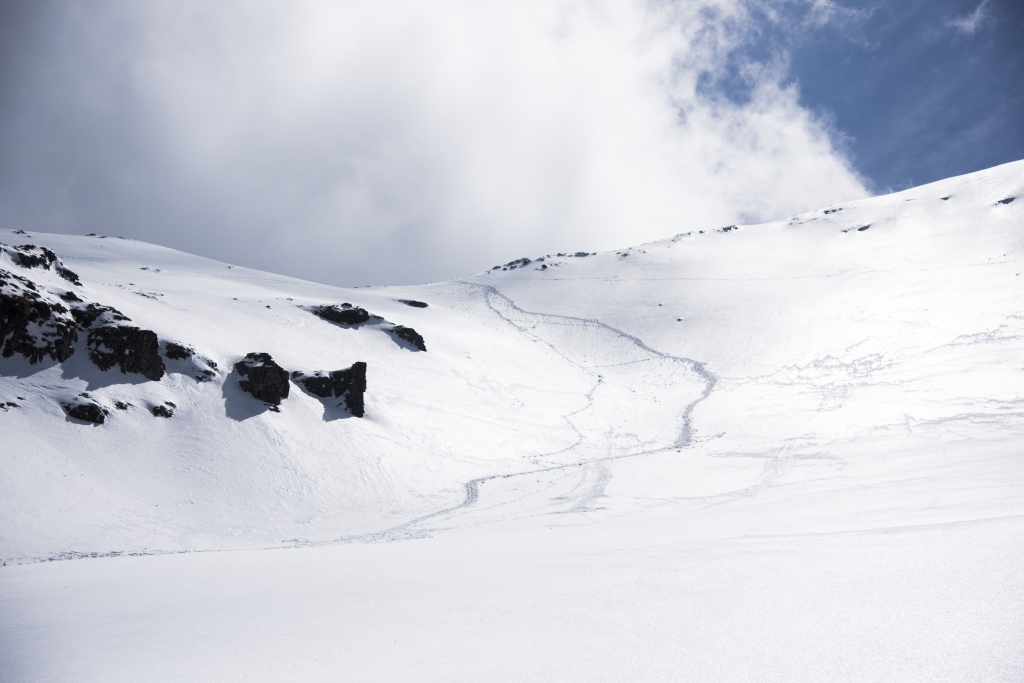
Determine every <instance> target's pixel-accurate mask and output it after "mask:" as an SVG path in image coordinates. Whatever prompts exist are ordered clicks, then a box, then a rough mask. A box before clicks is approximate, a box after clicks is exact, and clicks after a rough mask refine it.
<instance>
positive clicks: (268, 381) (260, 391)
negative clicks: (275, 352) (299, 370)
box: [235, 353, 289, 406]
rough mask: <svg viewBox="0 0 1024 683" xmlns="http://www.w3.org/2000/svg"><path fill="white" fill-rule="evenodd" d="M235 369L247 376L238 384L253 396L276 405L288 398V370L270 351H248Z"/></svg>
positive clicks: (236, 364)
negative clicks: (275, 359)
mask: <svg viewBox="0 0 1024 683" xmlns="http://www.w3.org/2000/svg"><path fill="white" fill-rule="evenodd" d="M235 370H237V371H238V374H239V375H241V376H242V377H244V378H245V379H242V380H240V381H239V382H238V386H240V387H241V388H242V391H244V392H246V393H248V394H250V395H251V396H252V397H253V398H256V399H258V400H260V401H263V402H265V403H270V404H271V405H275V406H277V405H281V401H282V400H283V399H286V398H288V389H289V386H288V372H287V371H286V370H285V369H284V368H282V367H281V366H280V365H278V364H277V363H275V362H274V359H273V358H271V356H270V354H269V353H248V354H246V355H245V358H243V359H242V360H240V361H238V362H237V363H235Z"/></svg>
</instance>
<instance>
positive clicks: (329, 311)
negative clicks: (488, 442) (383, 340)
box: [309, 304, 379, 326]
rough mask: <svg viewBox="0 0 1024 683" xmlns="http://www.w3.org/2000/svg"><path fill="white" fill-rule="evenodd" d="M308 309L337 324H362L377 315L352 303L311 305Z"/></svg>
mask: <svg viewBox="0 0 1024 683" xmlns="http://www.w3.org/2000/svg"><path fill="white" fill-rule="evenodd" d="M309 310H311V311H312V312H313V313H314V314H316V315H318V316H320V317H321V318H323V319H324V320H328V321H330V322H332V323H338V324H339V325H352V326H355V325H362V324H363V323H365V322H366V321H367V320H369V319H370V318H377V317H379V316H375V315H372V314H370V312H369V311H367V310H366V309H365V308H360V307H359V306H353V305H352V304H341V305H338V304H331V305H329V306H313V307H312V308H310V309H309Z"/></svg>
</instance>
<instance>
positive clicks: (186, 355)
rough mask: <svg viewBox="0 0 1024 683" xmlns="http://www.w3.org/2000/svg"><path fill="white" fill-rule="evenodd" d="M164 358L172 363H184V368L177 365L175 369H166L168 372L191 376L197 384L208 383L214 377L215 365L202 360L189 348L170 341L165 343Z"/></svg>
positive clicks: (207, 359) (206, 359)
mask: <svg viewBox="0 0 1024 683" xmlns="http://www.w3.org/2000/svg"><path fill="white" fill-rule="evenodd" d="M164 356H165V357H166V358H167V359H168V360H172V361H186V363H185V364H184V367H181V366H180V365H179V366H178V367H177V368H174V369H168V370H167V371H168V372H180V373H182V374H187V375H191V376H192V379H194V380H195V381H197V382H209V381H210V380H212V379H213V378H214V376H215V373H214V370H216V369H217V364H216V363H215V362H213V361H212V360H210V359H209V358H204V357H203V356H201V355H199V354H198V353H196V350H195V349H193V348H192V347H191V346H185V345H184V344H178V343H176V342H170V341H169V342H165V343H164ZM188 361H190V362H188Z"/></svg>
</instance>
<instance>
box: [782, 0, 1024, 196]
mask: <svg viewBox="0 0 1024 683" xmlns="http://www.w3.org/2000/svg"><path fill="white" fill-rule="evenodd" d="M844 4H845V5H846V6H847V7H851V8H854V9H857V10H860V11H861V12H863V13H864V14H863V15H862V17H860V18H856V19H851V20H850V21H849V23H848V24H846V25H845V26H837V25H829V26H826V27H824V28H822V29H821V30H818V31H815V32H813V33H811V34H808V35H807V36H806V37H805V39H804V41H803V42H802V44H799V45H797V46H795V48H794V49H793V51H792V70H791V78H792V79H793V80H794V81H796V82H798V83H799V87H800V91H801V95H802V101H803V102H804V103H805V104H806V105H807V106H809V107H810V108H812V109H813V110H817V111H821V112H825V113H827V115H828V116H830V117H832V120H833V121H834V125H835V127H836V128H837V129H838V130H839V131H841V132H842V133H844V134H845V135H848V136H849V139H848V142H847V144H848V145H849V147H848V149H849V152H850V153H851V156H852V160H853V163H854V165H855V167H856V168H857V170H858V171H860V172H861V173H862V174H863V175H864V176H866V177H867V178H868V179H870V181H871V183H872V185H873V189H874V190H875V191H877V192H884V191H886V190H887V189H894V190H898V189H903V188H906V187H909V186H912V185H921V184H923V183H928V182H931V181H933V180H939V179H941V178H946V177H950V176H955V175H960V174H963V173H969V172H972V171H977V170H981V169H984V168H989V167H991V166H995V165H998V164H1002V163H1006V162H1008V161H1015V160H1018V159H1022V158H1024V2H1021V0H988V1H987V2H985V3H983V4H982V3H979V2H973V1H967V2H965V1H963V0H900V1H899V2H892V1H890V2H864V1H863V0H859V1H857V2H853V1H851V0H847V1H846V2H845V3H844ZM979 8H980V9H979Z"/></svg>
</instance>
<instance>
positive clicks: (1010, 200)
mask: <svg viewBox="0 0 1024 683" xmlns="http://www.w3.org/2000/svg"><path fill="white" fill-rule="evenodd" d="M1014 199H1016V197H1007V198H1006V199H1000V200H999V201H998V202H996V204H1009V203H1011V202H1012V201H1013V200H1014Z"/></svg>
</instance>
